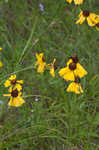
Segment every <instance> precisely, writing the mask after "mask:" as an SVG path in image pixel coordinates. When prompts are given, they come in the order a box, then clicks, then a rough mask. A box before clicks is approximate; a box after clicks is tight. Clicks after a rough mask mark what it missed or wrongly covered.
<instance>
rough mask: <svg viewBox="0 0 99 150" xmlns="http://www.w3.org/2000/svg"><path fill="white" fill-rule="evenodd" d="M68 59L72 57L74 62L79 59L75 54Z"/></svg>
mask: <svg viewBox="0 0 99 150" xmlns="http://www.w3.org/2000/svg"><path fill="white" fill-rule="evenodd" d="M70 59H72V61H73V62H74V63H78V61H79V60H78V57H77V56H71V57H70Z"/></svg>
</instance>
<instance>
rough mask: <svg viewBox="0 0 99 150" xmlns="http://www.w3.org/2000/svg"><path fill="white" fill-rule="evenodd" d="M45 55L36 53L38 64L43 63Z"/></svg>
mask: <svg viewBox="0 0 99 150" xmlns="http://www.w3.org/2000/svg"><path fill="white" fill-rule="evenodd" d="M43 55H44V54H43V53H40V54H38V53H36V58H37V62H36V63H41V62H42V58H43Z"/></svg>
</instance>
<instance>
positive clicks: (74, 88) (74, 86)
mask: <svg viewBox="0 0 99 150" xmlns="http://www.w3.org/2000/svg"><path fill="white" fill-rule="evenodd" d="M66 91H67V92H74V93H76V94H80V93H83V89H82V87H81V85H80V78H79V77H78V76H75V80H74V82H72V83H70V84H69V86H68V88H67V90H66Z"/></svg>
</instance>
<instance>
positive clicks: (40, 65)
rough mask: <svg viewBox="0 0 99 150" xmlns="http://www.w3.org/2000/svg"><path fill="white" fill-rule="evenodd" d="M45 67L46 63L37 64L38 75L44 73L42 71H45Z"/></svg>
mask: <svg viewBox="0 0 99 150" xmlns="http://www.w3.org/2000/svg"><path fill="white" fill-rule="evenodd" d="M45 65H46V63H45V62H44V63H41V64H39V66H38V68H37V72H39V73H41V74H42V73H43V72H44V69H45Z"/></svg>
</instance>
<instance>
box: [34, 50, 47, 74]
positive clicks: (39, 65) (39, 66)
mask: <svg viewBox="0 0 99 150" xmlns="http://www.w3.org/2000/svg"><path fill="white" fill-rule="evenodd" d="M43 55H44V54H43V53H40V54H38V53H36V58H37V61H36V63H35V66H36V67H37V72H39V73H40V74H42V73H43V72H44V69H45V66H46V62H45V59H44V57H43Z"/></svg>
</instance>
